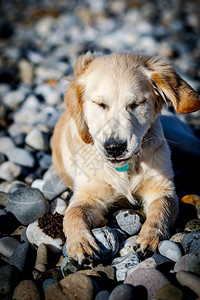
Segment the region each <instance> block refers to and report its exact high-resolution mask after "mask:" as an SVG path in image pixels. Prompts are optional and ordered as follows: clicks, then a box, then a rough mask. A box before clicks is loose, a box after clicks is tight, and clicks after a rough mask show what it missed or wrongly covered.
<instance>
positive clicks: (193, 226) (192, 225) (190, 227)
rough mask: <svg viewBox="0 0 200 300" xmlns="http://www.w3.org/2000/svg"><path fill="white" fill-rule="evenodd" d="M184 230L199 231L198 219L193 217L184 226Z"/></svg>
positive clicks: (199, 222) (199, 223)
mask: <svg viewBox="0 0 200 300" xmlns="http://www.w3.org/2000/svg"><path fill="white" fill-rule="evenodd" d="M184 230H185V231H187V232H190V231H192V232H193V231H199V230H200V220H199V219H194V220H191V221H189V222H188V223H187V224H186V225H185V228H184Z"/></svg>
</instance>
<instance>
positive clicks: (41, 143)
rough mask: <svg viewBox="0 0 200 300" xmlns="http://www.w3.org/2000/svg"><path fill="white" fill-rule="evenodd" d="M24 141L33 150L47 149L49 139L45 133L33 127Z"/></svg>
mask: <svg viewBox="0 0 200 300" xmlns="http://www.w3.org/2000/svg"><path fill="white" fill-rule="evenodd" d="M25 143H26V144H27V145H28V146H30V147H31V148H33V149H35V150H42V151H48V149H49V141H48V136H47V134H46V133H44V132H42V131H41V130H39V128H37V127H35V128H33V129H32V130H31V131H30V132H29V134H28V135H27V136H26V138H25Z"/></svg>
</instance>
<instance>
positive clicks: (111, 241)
mask: <svg viewBox="0 0 200 300" xmlns="http://www.w3.org/2000/svg"><path fill="white" fill-rule="evenodd" d="M92 233H93V235H94V237H95V240H96V241H97V244H98V245H99V247H100V251H101V253H100V258H101V259H102V260H106V259H110V258H112V257H113V256H114V255H115V254H116V253H117V251H118V248H119V241H118V236H117V234H116V232H115V231H114V230H112V229H111V228H110V227H108V226H104V227H101V228H95V229H92Z"/></svg>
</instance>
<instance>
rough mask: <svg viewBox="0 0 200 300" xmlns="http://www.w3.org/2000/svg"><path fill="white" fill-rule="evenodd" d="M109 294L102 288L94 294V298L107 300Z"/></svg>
mask: <svg viewBox="0 0 200 300" xmlns="http://www.w3.org/2000/svg"><path fill="white" fill-rule="evenodd" d="M109 296H110V293H109V291H106V290H103V291H100V292H99V293H98V294H97V295H96V297H95V299H94V300H108V298H109Z"/></svg>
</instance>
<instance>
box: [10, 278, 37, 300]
mask: <svg viewBox="0 0 200 300" xmlns="http://www.w3.org/2000/svg"><path fill="white" fill-rule="evenodd" d="M12 299H15V300H22V299H30V300H40V299H41V296H40V292H39V290H38V288H37V286H36V285H35V283H34V282H33V281H32V280H23V281H21V282H20V283H19V284H18V285H17V286H16V288H15V290H14V294H13V297H12Z"/></svg>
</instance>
